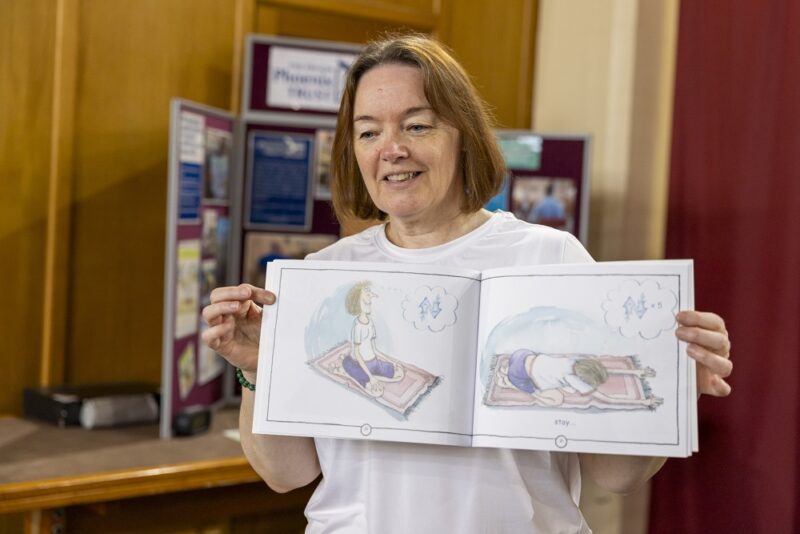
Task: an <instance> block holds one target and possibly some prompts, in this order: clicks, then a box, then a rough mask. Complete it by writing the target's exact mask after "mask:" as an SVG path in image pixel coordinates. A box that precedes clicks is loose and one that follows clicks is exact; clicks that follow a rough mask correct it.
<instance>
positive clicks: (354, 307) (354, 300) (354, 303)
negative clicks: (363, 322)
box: [344, 280, 372, 315]
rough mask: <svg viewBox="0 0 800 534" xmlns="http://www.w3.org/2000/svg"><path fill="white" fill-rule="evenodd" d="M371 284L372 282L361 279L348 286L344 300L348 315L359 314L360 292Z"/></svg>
mask: <svg viewBox="0 0 800 534" xmlns="http://www.w3.org/2000/svg"><path fill="white" fill-rule="evenodd" d="M371 286H372V282H370V281H368V280H363V281H361V282H356V283H355V284H354V285H353V287H351V288H350V291H348V292H347V297H346V298H345V301H344V307H345V309H346V310H347V313H349V314H350V315H361V311H362V310H361V293H363V292H364V290H365V289H368V288H369V287H371Z"/></svg>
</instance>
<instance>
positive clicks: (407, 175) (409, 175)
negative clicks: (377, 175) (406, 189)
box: [383, 171, 422, 183]
mask: <svg viewBox="0 0 800 534" xmlns="http://www.w3.org/2000/svg"><path fill="white" fill-rule="evenodd" d="M420 174H422V171H412V172H401V173H397V174H389V175H386V176H384V177H383V179H384V180H386V181H387V182H393V183H398V182H407V181H408V180H411V179H413V178H416V177H417V176H419V175H420Z"/></svg>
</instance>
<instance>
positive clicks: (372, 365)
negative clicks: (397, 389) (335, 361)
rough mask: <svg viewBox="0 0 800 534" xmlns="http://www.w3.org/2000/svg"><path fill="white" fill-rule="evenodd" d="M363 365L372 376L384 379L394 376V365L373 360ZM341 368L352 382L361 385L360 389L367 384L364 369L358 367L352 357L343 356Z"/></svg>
mask: <svg viewBox="0 0 800 534" xmlns="http://www.w3.org/2000/svg"><path fill="white" fill-rule="evenodd" d="M364 364H365V365H366V366H367V369H369V372H370V373H372V374H373V376H384V377H386V378H392V377H393V376H394V364H392V363H389V362H386V361H383V360H379V359H378V358H373V359H371V360H367V361H365V362H364ZM342 367H344V370H345V371H347V374H348V375H350V376H351V377H352V378H353V380H355V381H356V382H358V383H359V384H361V386H362V387H364V386H366V385H367V382H369V377H368V376H367V373H365V372H364V369H362V368H361V366H360V365H358V362H357V361H355V360H354V359H353V357H352V356H345V358H344V360H342Z"/></svg>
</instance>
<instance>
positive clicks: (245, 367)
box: [202, 284, 275, 373]
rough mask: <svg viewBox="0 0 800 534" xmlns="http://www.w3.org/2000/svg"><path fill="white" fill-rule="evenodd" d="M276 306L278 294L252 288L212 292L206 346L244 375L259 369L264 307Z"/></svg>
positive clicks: (205, 314)
mask: <svg viewBox="0 0 800 534" xmlns="http://www.w3.org/2000/svg"><path fill="white" fill-rule="evenodd" d="M274 303H275V294H274V293H272V292H270V291H267V290H266V289H261V288H258V287H256V286H252V285H250V284H241V285H238V286H229V287H218V288H216V289H214V290H213V291H212V292H211V304H209V305H208V306H206V307H205V308H203V319H205V321H206V322H207V323H208V329H207V330H206V331H205V332H203V335H202V339H203V342H204V343H205V344H206V345H208V346H209V347H210V348H212V349H213V350H215V351H216V352H217V353H219V355H220V356H222V357H223V358H225V359H226V360H228V361H229V362H230V363H231V365H233V366H235V367H238V368H239V369H241V370H242V371H244V372H247V373H255V371H256V368H257V367H258V342H259V339H260V336H261V308H260V307H259V304H261V305H271V304H274Z"/></svg>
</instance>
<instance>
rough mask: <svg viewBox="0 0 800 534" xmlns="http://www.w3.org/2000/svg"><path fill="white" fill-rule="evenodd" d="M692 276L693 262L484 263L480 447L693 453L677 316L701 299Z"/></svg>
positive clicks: (689, 389) (688, 385)
mask: <svg viewBox="0 0 800 534" xmlns="http://www.w3.org/2000/svg"><path fill="white" fill-rule="evenodd" d="M691 279H692V265H691V262H689V261H667V262H612V263H606V264H603V263H596V264H586V265H557V266H541V267H536V268H508V269H494V270H492V271H487V272H484V275H483V279H482V284H481V311H480V327H479V334H478V353H479V354H478V364H477V368H476V374H475V391H476V393H475V399H474V402H475V409H474V413H475V416H474V417H475V422H474V427H473V428H474V438H473V445H474V446H482V447H507V448H522V449H546V450H564V451H572V452H600V453H613V454H638V455H652V456H688V455H690V454H691V453H692V450H693V449H694V448H695V447H693V444H694V443H695V439H694V436H695V435H696V431H695V428H696V418H695V417H694V416H693V412H692V408H691V407H690V404H695V405H696V397H694V395H696V393H695V391H694V388H695V387H696V386H695V384H694V381H693V380H692V377H693V372H694V371H693V367H692V368H691V373H692V374H691V375H690V366H689V364H688V358H687V357H686V354H685V347H684V344H683V343H681V342H679V341H678V340H677V338H676V337H675V328H676V327H677V324H676V320H675V314H676V313H677V312H678V311H679V310H681V309H688V308H690V307H691V306H693V304H694V302H693V298H692V296H691V289H692V288H691ZM695 413H696V412H695Z"/></svg>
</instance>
